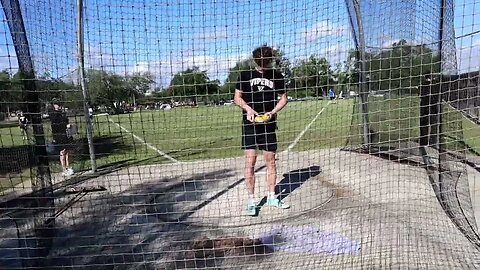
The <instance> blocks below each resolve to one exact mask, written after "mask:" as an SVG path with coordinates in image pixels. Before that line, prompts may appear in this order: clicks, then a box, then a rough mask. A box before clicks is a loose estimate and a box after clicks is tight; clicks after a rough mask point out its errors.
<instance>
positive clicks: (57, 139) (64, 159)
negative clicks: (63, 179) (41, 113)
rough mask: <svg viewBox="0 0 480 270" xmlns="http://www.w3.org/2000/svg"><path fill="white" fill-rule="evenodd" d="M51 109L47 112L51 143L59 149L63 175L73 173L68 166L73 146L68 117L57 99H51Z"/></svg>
mask: <svg viewBox="0 0 480 270" xmlns="http://www.w3.org/2000/svg"><path fill="white" fill-rule="evenodd" d="M52 105H53V110H52V111H51V112H50V113H49V117H50V122H51V127H52V136H53V143H54V144H55V146H56V148H57V149H58V150H59V154H60V164H61V165H62V169H63V175H64V176H70V175H73V170H72V168H71V167H70V154H71V151H72V148H73V145H74V144H73V137H72V134H71V132H68V131H69V126H70V124H69V123H68V117H67V115H66V114H65V112H64V111H63V108H62V107H61V105H60V103H59V102H58V100H57V99H53V102H52Z"/></svg>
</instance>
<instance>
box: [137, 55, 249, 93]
mask: <svg viewBox="0 0 480 270" xmlns="http://www.w3.org/2000/svg"><path fill="white" fill-rule="evenodd" d="M247 57H248V55H247V54H231V55H228V56H227V55H215V56H214V55H207V54H202V55H196V54H194V53H193V54H190V53H186V54H183V57H182V56H181V55H178V56H170V57H166V58H164V59H161V60H158V61H140V62H137V63H135V64H134V65H133V66H131V67H130V68H129V72H150V73H152V74H153V75H154V76H155V78H156V82H157V84H160V85H163V86H166V85H168V84H169V83H170V81H171V79H172V77H173V76H174V75H175V74H176V73H178V72H181V71H183V70H186V69H188V68H192V67H194V66H196V67H198V68H199V69H200V70H202V71H206V72H207V74H208V76H209V77H210V79H212V80H215V79H218V80H220V81H223V80H225V78H226V77H227V75H228V71H229V69H230V68H233V67H234V66H235V64H236V63H237V62H238V61H240V60H242V59H245V58H247Z"/></svg>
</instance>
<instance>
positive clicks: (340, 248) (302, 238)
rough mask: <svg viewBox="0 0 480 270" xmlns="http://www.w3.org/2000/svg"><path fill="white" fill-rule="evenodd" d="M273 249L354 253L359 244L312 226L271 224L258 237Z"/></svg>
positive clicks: (333, 253)
mask: <svg viewBox="0 0 480 270" xmlns="http://www.w3.org/2000/svg"><path fill="white" fill-rule="evenodd" d="M259 239H260V240H261V241H262V243H263V244H264V245H265V246H267V247H269V248H271V249H272V250H273V251H285V252H310V253H327V254H332V255H340V254H354V253H356V252H358V251H359V250H360V244H359V243H357V242H356V241H353V240H350V239H348V238H347V237H345V236H343V235H341V234H339V233H336V232H330V231H322V230H320V228H318V227H314V226H287V225H273V226H272V227H271V228H270V229H269V230H268V231H266V232H264V233H263V234H262V235H261V236H260V238H259Z"/></svg>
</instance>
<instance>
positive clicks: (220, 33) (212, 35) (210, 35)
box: [193, 28, 229, 40]
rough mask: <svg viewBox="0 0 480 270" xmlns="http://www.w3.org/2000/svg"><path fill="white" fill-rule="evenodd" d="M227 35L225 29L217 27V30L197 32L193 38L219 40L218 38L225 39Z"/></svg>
mask: <svg viewBox="0 0 480 270" xmlns="http://www.w3.org/2000/svg"><path fill="white" fill-rule="evenodd" d="M228 37H229V33H228V32H227V29H226V28H221V29H218V30H217V31H211V32H202V33H198V34H196V35H195V36H194V37H193V38H194V39H200V40H219V39H227V38H228Z"/></svg>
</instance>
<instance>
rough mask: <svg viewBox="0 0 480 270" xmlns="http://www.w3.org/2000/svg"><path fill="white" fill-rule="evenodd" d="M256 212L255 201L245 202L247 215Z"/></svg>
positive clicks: (253, 214) (252, 214)
mask: <svg viewBox="0 0 480 270" xmlns="http://www.w3.org/2000/svg"><path fill="white" fill-rule="evenodd" d="M256 214H257V205H256V204H255V203H250V202H249V203H248V204H247V215H249V216H255V215H256Z"/></svg>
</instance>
